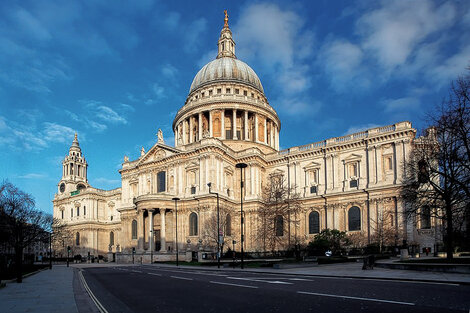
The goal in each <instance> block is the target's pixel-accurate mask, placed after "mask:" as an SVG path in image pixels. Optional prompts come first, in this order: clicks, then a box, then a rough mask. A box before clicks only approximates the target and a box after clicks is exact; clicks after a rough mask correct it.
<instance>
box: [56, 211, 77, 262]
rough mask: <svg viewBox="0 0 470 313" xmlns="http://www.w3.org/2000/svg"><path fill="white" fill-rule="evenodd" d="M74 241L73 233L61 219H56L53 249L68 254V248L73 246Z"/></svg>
mask: <svg viewBox="0 0 470 313" xmlns="http://www.w3.org/2000/svg"><path fill="white" fill-rule="evenodd" d="M73 240H74V234H73V232H72V231H71V230H70V229H69V227H67V225H66V224H65V223H64V222H63V221H62V220H60V219H57V218H54V219H53V222H52V249H53V251H56V252H57V251H61V253H60V254H62V253H64V255H65V254H66V251H67V246H72V245H73Z"/></svg>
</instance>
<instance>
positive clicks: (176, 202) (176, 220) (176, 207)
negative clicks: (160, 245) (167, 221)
mask: <svg viewBox="0 0 470 313" xmlns="http://www.w3.org/2000/svg"><path fill="white" fill-rule="evenodd" d="M171 200H174V201H175V226H176V232H175V233H176V239H175V240H176V266H178V265H179V263H178V254H179V253H178V201H179V200H180V198H177V197H175V198H173V199H171Z"/></svg>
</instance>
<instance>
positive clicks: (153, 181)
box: [53, 22, 419, 261]
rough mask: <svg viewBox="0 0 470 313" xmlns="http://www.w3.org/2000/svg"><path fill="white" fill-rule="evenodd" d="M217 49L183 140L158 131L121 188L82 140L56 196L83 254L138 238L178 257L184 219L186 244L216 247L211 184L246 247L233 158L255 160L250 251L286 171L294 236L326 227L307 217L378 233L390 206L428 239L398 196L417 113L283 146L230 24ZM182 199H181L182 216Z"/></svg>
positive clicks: (188, 111)
mask: <svg viewBox="0 0 470 313" xmlns="http://www.w3.org/2000/svg"><path fill="white" fill-rule="evenodd" d="M218 47H219V52H218V55H217V58H216V59H215V60H214V61H212V62H210V63H208V64H207V65H206V66H204V67H203V68H202V69H201V70H200V71H199V72H198V73H197V75H196V77H195V78H194V81H193V83H192V85H191V88H190V92H189V95H188V97H187V100H186V103H185V104H184V106H183V107H182V108H181V109H180V110H179V111H178V112H177V114H176V117H175V119H174V122H173V131H174V133H175V139H174V147H172V146H169V145H167V144H165V142H164V140H163V135H162V133H161V131H159V134H158V141H157V142H156V143H155V145H154V146H153V147H151V148H150V149H149V150H148V151H145V150H144V148H142V150H141V156H140V157H139V158H138V159H136V160H129V158H128V157H124V163H123V164H122V168H121V169H120V171H119V172H120V173H121V178H122V184H121V187H120V188H117V189H114V190H110V191H105V190H99V189H96V188H93V187H91V186H90V185H89V184H88V180H87V163H86V160H85V158H84V157H83V155H82V152H81V149H80V147H79V144H78V140H77V138H75V140H74V142H73V144H72V147H71V148H70V151H69V155H68V156H67V157H66V158H65V159H64V161H63V177H62V180H61V181H60V182H59V184H58V193H57V194H56V196H55V199H54V200H53V203H54V217H56V218H58V219H62V220H63V221H64V222H65V223H66V224H67V225H68V226H69V227H70V229H71V230H72V232H73V233H74V234H75V236H76V237H77V236H78V237H79V238H75V237H74V243H75V245H74V249H75V250H74V251H75V252H76V253H80V254H82V255H86V254H87V253H88V252H89V253H90V254H92V255H98V254H102V255H106V254H108V253H109V252H111V253H116V252H120V253H118V254H119V255H120V256H121V257H122V258H123V259H125V258H124V257H123V256H126V255H127V259H126V260H127V261H128V260H129V256H130V255H131V251H132V248H135V251H136V253H137V255H139V256H143V257H144V258H148V256H149V255H152V258H153V259H154V260H163V259H172V258H174V256H175V250H176V244H175V240H176V226H177V227H178V250H179V251H180V252H181V253H183V252H186V251H198V250H200V249H208V248H207V247H203V245H204V244H203V242H204V238H203V237H204V236H205V235H204V234H205V233H206V232H205V229H204V227H207V223H206V222H207V220H208V219H209V217H210V216H212V215H213V214H214V212H215V210H216V197H215V195H214V194H210V193H209V188H208V183H211V191H212V192H217V193H219V195H220V201H221V204H223V206H224V207H226V208H228V209H229V212H230V217H231V218H230V220H231V231H230V236H229V237H230V238H229V239H230V242H231V241H232V240H236V241H237V242H238V246H235V249H237V250H238V249H239V248H240V247H239V243H240V217H239V216H240V213H239V212H240V170H239V169H236V168H235V165H236V164H237V163H239V162H243V163H246V164H247V165H248V166H247V168H246V169H245V170H244V175H243V176H244V178H245V195H244V205H243V207H244V211H245V212H246V213H245V214H246V215H245V223H244V225H245V231H244V233H245V244H244V248H245V250H246V251H259V250H260V249H261V248H260V243H259V242H258V241H257V239H256V238H257V237H256V228H257V225H258V222H257V218H258V217H257V210H258V208H259V206H260V201H261V199H262V188H263V186H265V185H266V182H267V180H268V178H269V175H270V174H272V173H281V174H283V175H284V176H285V177H288V180H289V182H290V184H291V186H294V187H295V191H296V192H298V193H299V194H300V196H301V201H302V216H301V222H300V224H298V225H296V226H293V229H292V231H291V233H290V236H292V237H293V236H295V237H296V238H297V239H300V241H301V242H302V243H307V242H308V241H310V240H312V239H313V237H314V236H315V233H316V232H317V231H318V230H317V229H315V227H314V228H312V227H309V226H310V223H312V222H314V223H316V224H319V230H321V229H325V228H330V229H332V228H335V229H339V230H345V231H348V232H363V233H364V236H366V237H367V238H370V236H371V235H372V234H373V232H374V229H375V226H376V223H377V221H378V220H379V218H380V216H383V214H384V212H388V213H389V216H391V217H390V220H389V223H390V224H391V225H394V227H396V228H397V229H399V230H400V231H401V232H402V233H403V234H404V236H405V238H407V239H408V241H411V242H412V241H415V240H418V239H419V236H418V234H417V232H416V228H415V225H414V224H412V223H407V221H405V220H404V215H403V211H404V205H403V203H402V201H401V200H400V197H399V188H400V183H401V179H402V175H403V172H404V171H403V164H404V160H405V159H406V158H407V155H408V153H409V151H410V149H411V143H412V141H413V139H414V138H415V134H416V131H415V129H413V128H412V126H411V123H409V122H400V123H396V124H393V125H389V126H385V127H378V128H373V129H369V130H367V131H364V132H360V133H355V134H351V135H347V136H342V137H336V138H331V139H327V140H324V141H320V142H316V143H312V144H308V145H304V146H298V147H292V148H290V149H286V150H282V151H279V132H280V129H281V121H280V120H279V118H278V116H277V113H276V111H275V110H274V109H273V108H272V107H271V106H270V105H269V103H268V100H267V98H266V97H265V95H264V90H263V87H262V85H261V82H260V80H259V78H258V76H257V75H256V73H255V72H254V71H253V70H252V69H251V68H250V67H249V66H248V65H247V64H245V63H243V62H242V61H240V60H238V59H236V57H235V42H234V41H233V39H232V33H231V31H230V29H229V27H228V24H227V22H226V23H225V25H224V27H223V29H222V31H221V35H220V39H219V42H218ZM174 197H178V198H180V200H179V201H178V203H177V205H178V212H177V215H178V221H177V222H178V223H177V225H176V223H175V201H173V200H172V199H173V198H174ZM312 212H316V213H313V214H312V215H311V213H312ZM356 213H357V214H358V216H355V214H356ZM312 219H314V220H312ZM351 219H353V220H354V221H351ZM351 225H353V226H351ZM351 227H353V228H354V229H350V228H351ZM77 234H78V235H77ZM288 235H289V234H284V236H288ZM225 236H228V235H227V234H225ZM150 252H151V253H150Z"/></svg>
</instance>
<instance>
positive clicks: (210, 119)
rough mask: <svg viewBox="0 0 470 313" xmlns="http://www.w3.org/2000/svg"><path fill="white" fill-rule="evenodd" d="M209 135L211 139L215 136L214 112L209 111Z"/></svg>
mask: <svg viewBox="0 0 470 313" xmlns="http://www.w3.org/2000/svg"><path fill="white" fill-rule="evenodd" d="M209 134H210V137H213V136H214V133H213V131H212V111H209Z"/></svg>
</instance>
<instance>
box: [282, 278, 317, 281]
mask: <svg viewBox="0 0 470 313" xmlns="http://www.w3.org/2000/svg"><path fill="white" fill-rule="evenodd" d="M285 279H288V280H299V281H314V280H313V279H304V278H285Z"/></svg>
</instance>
